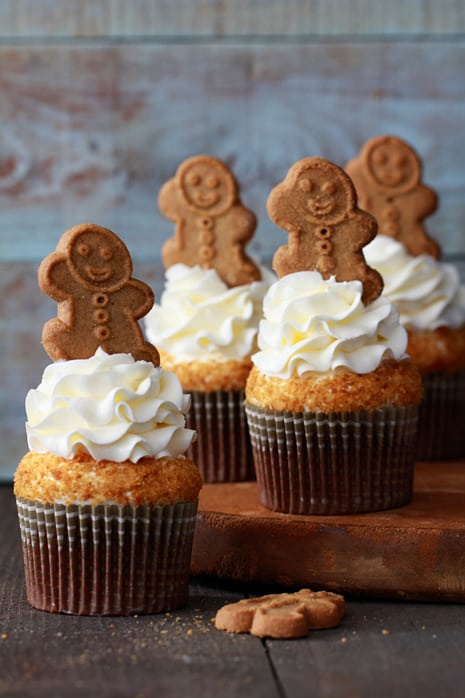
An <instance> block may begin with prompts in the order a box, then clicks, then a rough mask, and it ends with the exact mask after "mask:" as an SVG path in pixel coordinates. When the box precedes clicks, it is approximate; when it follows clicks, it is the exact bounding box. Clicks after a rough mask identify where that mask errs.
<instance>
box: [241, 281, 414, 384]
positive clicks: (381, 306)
mask: <svg viewBox="0 0 465 698" xmlns="http://www.w3.org/2000/svg"><path fill="white" fill-rule="evenodd" d="M362 292H363V286H362V284H361V282H360V281H347V282H338V281H336V280H335V279H334V278H330V279H329V280H324V279H323V278H322V276H321V274H320V273H319V272H317V271H303V272H296V273H293V274H288V275H287V276H283V277H282V278H281V279H279V281H277V282H276V283H274V284H273V285H272V286H271V287H270V289H269V291H268V293H267V294H266V296H265V299H264V302H263V312H264V319H263V320H262V321H261V322H260V327H259V334H258V346H259V349H260V350H259V351H258V352H257V353H256V354H254V355H253V356H252V361H253V363H254V364H255V365H256V366H257V368H258V369H259V370H260V371H261V372H262V373H264V374H266V375H269V376H273V377H277V378H282V379H288V378H291V377H292V376H302V375H303V374H305V373H307V372H309V371H310V372H315V371H316V372H320V373H322V372H329V371H332V370H334V369H337V368H339V367H346V368H348V369H350V370H351V371H354V372H355V373H369V372H371V371H374V370H375V369H376V368H377V367H378V366H379V365H380V364H381V362H382V361H383V360H384V359H388V358H394V359H402V358H404V357H405V356H406V355H405V349H406V346H407V333H406V331H405V329H404V328H403V327H401V325H400V324H399V318H398V314H397V312H396V310H395V308H394V307H393V306H392V304H391V303H390V302H389V300H388V299H387V298H384V297H383V296H379V297H378V298H377V299H376V300H375V301H373V302H372V303H369V304H368V305H364V304H363V302H362Z"/></svg>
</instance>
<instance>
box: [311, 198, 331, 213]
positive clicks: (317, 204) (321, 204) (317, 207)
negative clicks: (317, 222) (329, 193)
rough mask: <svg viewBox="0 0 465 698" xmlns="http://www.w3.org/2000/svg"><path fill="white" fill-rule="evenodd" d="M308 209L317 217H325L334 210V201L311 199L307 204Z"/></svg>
mask: <svg viewBox="0 0 465 698" xmlns="http://www.w3.org/2000/svg"><path fill="white" fill-rule="evenodd" d="M307 208H308V210H309V211H310V212H311V213H314V214H315V215H317V216H325V215H327V214H328V213H331V211H332V210H333V208H334V201H332V200H331V199H330V200H329V201H320V200H318V199H310V200H309V201H308V203H307Z"/></svg>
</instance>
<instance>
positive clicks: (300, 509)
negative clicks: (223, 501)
mask: <svg viewBox="0 0 465 698" xmlns="http://www.w3.org/2000/svg"><path fill="white" fill-rule="evenodd" d="M245 409H246V414H247V419H248V423H249V430H250V436H251V441H252V449H253V455H254V462H255V470H256V475H257V481H258V485H259V490H260V497H261V501H262V503H263V505H264V506H266V507H267V508H269V509H272V510H274V511H280V512H286V513H289V514H352V513H361V512H370V511H378V510H381V509H389V508H392V507H398V506H401V505H403V504H407V503H408V502H409V501H410V500H411V498H412V491H413V472H414V456H415V446H416V433H417V421H418V407H417V406H408V407H385V408H381V409H377V410H373V411H359V412H334V413H331V414H322V413H314V412H302V413H295V412H278V411H274V410H267V409H263V408H259V407H256V406H253V405H250V404H248V403H246V407H245Z"/></svg>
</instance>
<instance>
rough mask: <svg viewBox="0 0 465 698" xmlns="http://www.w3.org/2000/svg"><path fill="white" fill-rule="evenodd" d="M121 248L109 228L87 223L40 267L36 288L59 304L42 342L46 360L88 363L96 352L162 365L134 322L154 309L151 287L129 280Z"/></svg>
mask: <svg viewBox="0 0 465 698" xmlns="http://www.w3.org/2000/svg"><path fill="white" fill-rule="evenodd" d="M131 274H132V260H131V257H130V255H129V252H128V250H127V248H126V246H125V245H124V243H123V242H122V241H121V240H120V239H119V237H117V235H115V233H113V232H112V231H111V230H108V229H107V228H102V227H101V226H98V225H94V224H92V223H87V224H84V225H78V226H75V227H74V228H71V229H70V230H68V231H67V232H66V233H64V235H62V237H61V238H60V240H59V241H58V244H57V247H56V250H55V252H52V253H51V254H49V255H48V256H47V257H45V259H44V260H43V261H42V263H41V264H40V266H39V274H38V276H39V286H40V288H41V289H42V291H44V293H46V294H47V295H48V296H50V298H52V299H53V300H55V301H56V302H57V303H58V311H57V317H55V318H52V319H51V320H49V321H48V322H47V323H45V325H44V328H43V332H42V343H43V345H44V348H45V350H46V351H47V353H48V354H49V356H50V358H51V359H53V360H54V361H56V360H57V359H65V360H69V359H87V358H89V357H90V356H93V354H94V353H95V351H96V350H97V348H98V347H101V348H102V349H103V350H104V351H106V352H107V353H108V354H116V353H120V352H121V353H128V354H132V355H133V356H134V358H135V359H137V360H139V359H141V360H144V361H151V362H152V363H153V364H154V365H155V366H158V365H159V363H160V358H159V354H158V351H157V349H156V348H155V347H154V346H153V345H152V344H149V343H148V342H146V341H144V338H143V335H142V331H141V329H140V327H139V325H138V322H137V320H138V319H139V318H141V317H143V316H144V315H145V314H146V313H147V312H148V311H149V310H150V308H151V307H152V305H153V302H154V295H153V292H152V290H151V288H150V287H149V286H147V285H146V284H144V283H143V282H142V281H139V280H137V279H133V278H132V276H131Z"/></svg>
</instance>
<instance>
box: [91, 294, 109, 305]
mask: <svg viewBox="0 0 465 698" xmlns="http://www.w3.org/2000/svg"><path fill="white" fill-rule="evenodd" d="M108 301H109V296H108V293H94V294H92V298H91V303H92V305H93V306H94V308H105V306H107V305H108Z"/></svg>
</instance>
